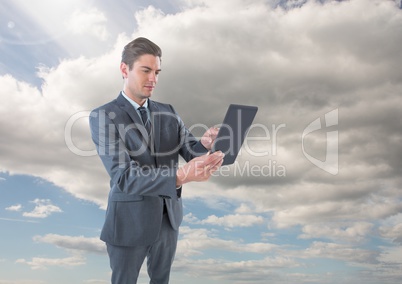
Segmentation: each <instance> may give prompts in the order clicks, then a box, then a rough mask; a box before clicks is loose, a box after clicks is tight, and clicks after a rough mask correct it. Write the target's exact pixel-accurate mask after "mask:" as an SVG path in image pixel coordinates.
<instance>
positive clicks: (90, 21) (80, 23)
mask: <svg viewBox="0 0 402 284" xmlns="http://www.w3.org/2000/svg"><path fill="white" fill-rule="evenodd" d="M106 23H107V18H106V17H105V15H104V14H103V13H102V12H101V11H99V10H98V9H96V8H92V9H91V10H89V11H81V10H76V11H74V12H73V14H72V15H71V17H70V19H69V20H68V22H67V28H68V29H69V30H70V31H71V32H72V33H74V34H78V35H82V34H84V35H85V34H88V35H90V36H93V37H96V38H99V39H100V40H102V41H105V40H107V39H108V38H109V36H110V34H109V33H108V31H107V29H106Z"/></svg>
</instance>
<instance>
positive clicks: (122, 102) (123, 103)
mask: <svg viewBox="0 0 402 284" xmlns="http://www.w3.org/2000/svg"><path fill="white" fill-rule="evenodd" d="M117 104H118V105H119V107H120V108H121V109H122V110H123V111H125V112H126V113H127V114H128V116H129V117H130V118H131V120H132V121H133V122H134V124H135V125H136V126H137V125H141V126H142V124H143V123H142V121H141V118H140V117H139V116H138V114H137V111H136V110H135V109H134V107H133V106H132V105H131V104H130V102H129V101H127V100H126V98H125V97H123V95H122V94H121V93H120V95H119V96H118V97H117ZM129 124H131V123H129ZM135 128H136V129H137V130H138V131H139V132H140V133H141V135H142V136H144V137H148V133H147V131H146V130H145V127H135Z"/></svg>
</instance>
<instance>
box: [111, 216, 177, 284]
mask: <svg viewBox="0 0 402 284" xmlns="http://www.w3.org/2000/svg"><path fill="white" fill-rule="evenodd" d="M178 234H179V232H178V231H176V230H173V228H172V226H171V225H170V221H169V217H168V214H166V213H165V214H163V221H162V224H161V229H160V233H159V237H158V239H157V240H156V242H155V243H153V244H152V245H149V246H134V247H124V246H114V245H111V244H108V243H107V244H106V246H107V252H108V254H109V259H110V267H111V268H112V284H136V283H137V279H138V275H139V272H140V269H141V266H142V264H143V262H144V260H145V258H147V268H148V275H149V278H150V282H149V283H150V284H167V283H169V277H170V269H171V267H172V264H173V260H174V256H175V253H176V247H177V239H178Z"/></svg>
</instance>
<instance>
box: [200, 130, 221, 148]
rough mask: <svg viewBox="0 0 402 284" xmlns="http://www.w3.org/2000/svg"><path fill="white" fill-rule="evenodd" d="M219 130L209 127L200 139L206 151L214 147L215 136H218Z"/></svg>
mask: <svg viewBox="0 0 402 284" xmlns="http://www.w3.org/2000/svg"><path fill="white" fill-rule="evenodd" d="M218 132H219V128H216V127H211V128H210V129H208V130H207V131H206V132H205V133H204V135H202V137H201V144H202V145H203V146H204V147H205V148H206V149H207V150H211V149H212V146H213V145H214V142H215V139H216V136H217V135H218Z"/></svg>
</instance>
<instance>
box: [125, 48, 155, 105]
mask: <svg viewBox="0 0 402 284" xmlns="http://www.w3.org/2000/svg"><path fill="white" fill-rule="evenodd" d="M120 70H121V73H122V75H123V77H124V92H125V93H126V95H127V96H128V97H130V98H131V99H132V100H134V101H135V102H136V103H138V104H139V105H142V104H143V103H144V102H145V100H146V99H147V98H149V97H151V95H152V91H153V90H154V88H155V86H156V83H157V82H158V75H159V72H160V71H161V60H160V58H159V57H158V56H154V55H151V54H144V55H142V56H140V57H139V58H138V59H137V61H135V62H134V64H133V68H132V69H131V70H129V67H128V65H127V64H125V63H121V64H120Z"/></svg>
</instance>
